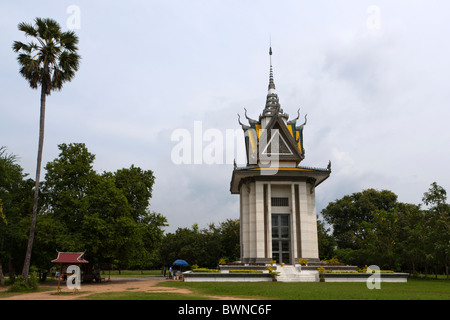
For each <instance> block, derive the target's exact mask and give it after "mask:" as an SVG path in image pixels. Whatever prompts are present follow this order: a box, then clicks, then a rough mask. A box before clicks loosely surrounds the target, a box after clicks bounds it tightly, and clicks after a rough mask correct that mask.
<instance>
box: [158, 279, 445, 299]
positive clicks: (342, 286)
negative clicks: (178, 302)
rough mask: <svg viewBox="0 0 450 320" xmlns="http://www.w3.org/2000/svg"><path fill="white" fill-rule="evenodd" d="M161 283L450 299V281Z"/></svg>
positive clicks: (208, 289) (249, 294)
mask: <svg viewBox="0 0 450 320" xmlns="http://www.w3.org/2000/svg"><path fill="white" fill-rule="evenodd" d="M160 285H162V286H170V287H178V288H187V289H190V290H192V291H193V292H195V293H196V294H200V295H216V296H236V297H243V298H254V299H255V298H256V299H270V300H450V282H449V281H445V280H433V281H430V280H408V282H407V283H381V289H379V290H377V289H373V290H369V289H367V286H366V283H344V282H342V283H330V282H307V283H283V282H257V283H243V282H240V283H230V282H228V283H227V282H222V283H207V282H203V283H202V282H171V281H167V282H163V283H161V284H160Z"/></svg>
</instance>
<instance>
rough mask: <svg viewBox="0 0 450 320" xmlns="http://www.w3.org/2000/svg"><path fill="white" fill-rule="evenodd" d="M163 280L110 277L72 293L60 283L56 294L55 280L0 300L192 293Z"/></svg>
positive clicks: (220, 298)
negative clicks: (43, 288) (36, 289)
mask: <svg viewBox="0 0 450 320" xmlns="http://www.w3.org/2000/svg"><path fill="white" fill-rule="evenodd" d="M163 281H171V280H165V279H164V278H161V279H154V278H153V279H150V280H148V279H139V278H111V281H106V282H102V283H87V284H82V285H81V289H80V291H79V292H78V293H76V294H72V291H71V290H69V289H68V288H67V287H66V286H65V284H64V283H63V284H61V292H63V293H66V294H56V291H57V287H58V284H57V282H54V283H53V282H52V283H49V284H47V283H46V284H45V286H46V287H54V290H50V291H45V292H32V293H24V294H18V295H15V296H11V297H6V298H0V300H75V299H78V298H82V297H86V296H89V295H91V294H94V293H104V292H120V291H128V292H139V291H145V292H155V293H181V294H192V293H193V292H192V291H191V290H189V289H178V288H171V287H162V286H158V284H159V283H161V282H163ZM206 297H209V298H211V299H218V300H239V299H238V298H236V297H216V296H206Z"/></svg>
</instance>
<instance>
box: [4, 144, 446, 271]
mask: <svg viewBox="0 0 450 320" xmlns="http://www.w3.org/2000/svg"><path fill="white" fill-rule="evenodd" d="M58 148H59V150H60V154H59V155H58V157H57V158H55V159H54V160H53V161H50V162H48V163H47V164H46V166H45V169H46V174H45V179H44V180H43V181H41V182H40V184H41V196H40V201H39V205H38V210H37V212H38V214H37V224H36V226H37V227H36V231H35V241H34V250H33V255H32V256H31V265H32V266H34V267H35V268H38V269H49V268H50V267H52V264H51V260H53V259H54V258H55V257H56V250H58V251H82V252H85V258H86V259H87V260H88V261H89V262H90V263H91V264H92V265H101V264H104V263H109V264H112V265H114V267H115V268H119V269H120V268H122V269H124V268H130V269H136V268H138V269H149V268H160V267H162V266H169V265H171V263H172V262H173V261H175V260H176V259H184V260H187V261H188V262H189V263H190V264H191V265H193V264H197V265H199V266H202V267H216V266H217V265H218V263H219V260H223V261H227V262H232V261H236V260H239V256H240V239H239V238H240V236H239V234H240V232H239V228H240V226H239V219H227V220H225V221H223V222H221V223H218V224H214V223H211V224H209V225H208V226H207V227H206V228H203V229H200V228H199V226H198V225H197V224H193V225H192V226H191V227H190V228H188V227H186V228H178V229H177V230H176V231H175V232H173V233H165V232H164V228H165V227H167V226H168V222H167V219H166V218H165V217H164V216H163V215H162V214H160V213H156V212H152V211H150V210H149V205H150V200H151V197H152V191H153V185H154V183H155V176H154V174H153V172H152V171H151V170H143V169H141V168H139V167H135V166H134V165H131V166H130V167H129V168H123V169H119V170H117V171H115V172H103V173H98V172H96V171H95V170H94V169H93V164H94V161H95V155H94V154H92V153H90V152H89V151H88V149H87V147H86V146H85V144H83V143H72V144H61V145H59V146H58ZM34 187H35V182H34V181H33V180H32V179H30V178H27V175H26V174H24V173H23V168H22V167H21V166H20V165H19V164H18V160H17V157H16V156H15V155H13V154H10V153H8V152H7V149H6V148H5V147H2V148H0V278H1V279H2V280H3V275H4V274H10V275H11V276H14V275H15V274H20V270H21V268H22V265H23V263H24V253H25V252H26V248H27V241H28V235H29V228H30V223H29V221H30V219H31V214H32V207H33V194H34V189H33V188H34ZM446 201H447V195H446V191H445V190H444V189H443V188H442V187H441V186H439V185H438V184H437V183H435V182H434V183H432V184H431V186H430V188H429V190H428V191H426V192H425V193H424V195H423V198H422V202H423V205H415V204H407V203H401V202H399V201H398V200H397V195H396V194H395V193H393V192H392V191H388V190H382V191H378V190H374V189H367V190H363V191H362V192H357V193H353V194H351V195H346V196H344V197H343V198H341V199H338V200H336V201H334V202H331V203H329V204H328V206H327V207H326V208H325V209H323V210H322V212H321V215H322V217H323V221H321V220H318V238H319V254H320V258H321V259H322V260H325V259H331V258H333V257H337V258H338V259H339V260H340V261H341V262H344V263H347V264H352V265H358V266H364V265H370V264H376V265H378V266H380V267H381V268H384V269H391V270H396V271H406V272H410V273H413V274H414V273H419V272H420V273H426V274H429V273H434V274H438V273H446V274H447V276H448V271H449V270H448V269H449V257H450V245H449V243H450V223H449V216H450V206H449V204H447V202H446Z"/></svg>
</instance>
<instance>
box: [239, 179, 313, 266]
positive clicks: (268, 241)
mask: <svg viewBox="0 0 450 320" xmlns="http://www.w3.org/2000/svg"><path fill="white" fill-rule="evenodd" d="M264 185H266V186H267V187H266V188H267V189H266V190H267V191H266V192H267V195H266V196H267V203H266V205H267V209H268V210H267V215H266V216H264V213H265V212H264V205H265V203H264ZM296 186H297V187H296ZM297 190H298V196H296V192H297ZM240 192H241V213H240V219H241V260H242V261H255V260H256V261H259V260H258V259H271V256H272V238H271V237H272V233H271V230H272V228H271V214H277V213H278V214H290V227H291V235H290V237H291V260H292V263H295V259H297V258H300V257H302V258H309V259H311V258H314V259H318V258H319V251H318V242H317V241H318V239H317V216H316V202H315V192H314V187H312V186H311V184H309V183H307V182H306V181H295V182H287V181H286V182H281V181H280V182H279V181H256V182H250V183H247V184H243V185H242V187H241V190H240ZM272 197H286V198H288V199H289V206H288V207H272V206H271V198H272ZM296 199H298V202H299V203H298V204H297V203H296V201H297V200H296ZM297 208H298V209H299V212H297ZM297 220H298V221H297ZM297 222H298V223H297ZM265 223H267V226H266V225H265ZM298 226H299V229H300V230H297V229H298Z"/></svg>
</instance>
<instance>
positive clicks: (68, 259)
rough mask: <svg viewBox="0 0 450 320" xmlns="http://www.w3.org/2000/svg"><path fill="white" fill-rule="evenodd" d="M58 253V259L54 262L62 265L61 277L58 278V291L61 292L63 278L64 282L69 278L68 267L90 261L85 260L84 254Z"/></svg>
mask: <svg viewBox="0 0 450 320" xmlns="http://www.w3.org/2000/svg"><path fill="white" fill-rule="evenodd" d="M56 252H58V257H57V258H56V259H54V260H52V262H53V263H59V264H60V270H59V276H58V291H61V287H60V283H61V276H63V277H64V280H66V278H67V273H66V272H67V267H68V266H70V265H77V266H79V265H80V264H87V263H89V261H87V260H85V259H83V255H84V252H59V251H56Z"/></svg>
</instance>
